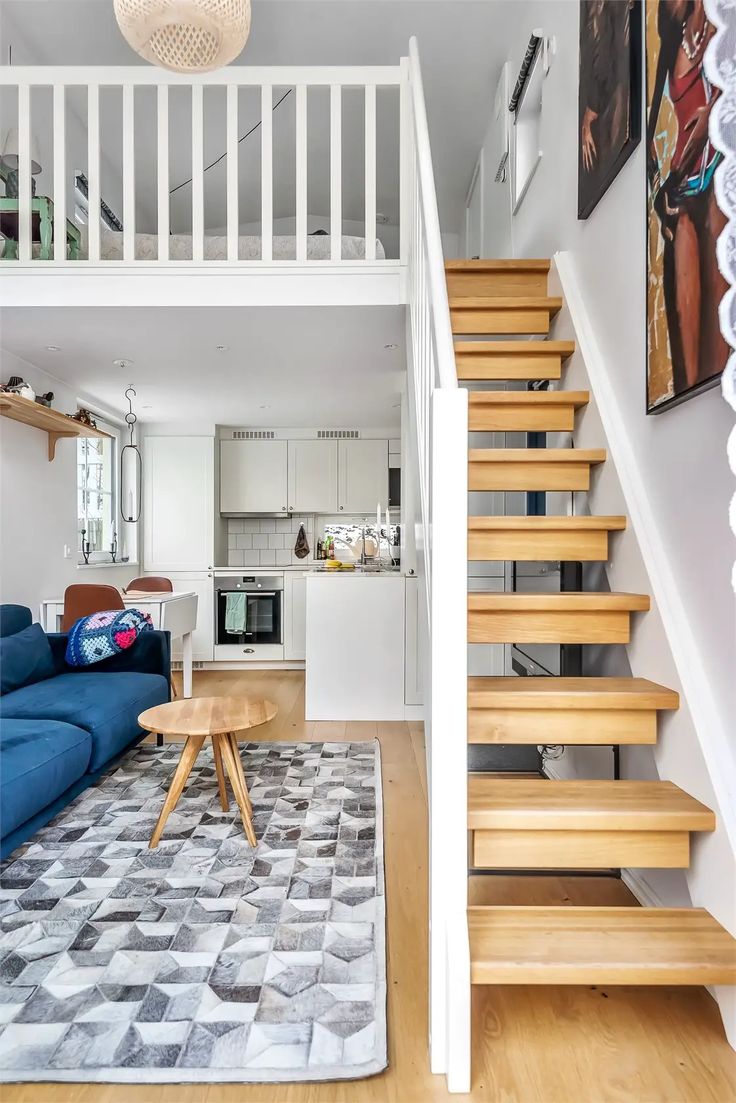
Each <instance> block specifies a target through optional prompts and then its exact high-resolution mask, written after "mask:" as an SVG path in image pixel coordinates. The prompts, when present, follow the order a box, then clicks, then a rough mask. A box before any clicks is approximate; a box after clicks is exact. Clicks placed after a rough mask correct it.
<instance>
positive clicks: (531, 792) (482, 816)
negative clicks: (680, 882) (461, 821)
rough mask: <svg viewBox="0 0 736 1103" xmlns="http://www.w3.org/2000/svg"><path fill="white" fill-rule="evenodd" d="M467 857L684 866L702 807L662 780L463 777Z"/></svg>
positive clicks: (491, 861) (499, 863) (702, 821)
mask: <svg viewBox="0 0 736 1103" xmlns="http://www.w3.org/2000/svg"><path fill="white" fill-rule="evenodd" d="M468 828H469V830H470V831H471V832H472V861H473V865H474V866H475V867H476V868H479V869H482V868H486V869H490V868H492V869H562V868H565V869H598V868H605V867H608V866H610V867H619V866H636V867H647V868H659V869H675V868H679V869H683V868H686V867H687V866H688V865H689V864H690V832H691V831H713V830H715V816H714V815H713V813H712V811H711V810H710V809H709V808H706V807H705V805H703V804H701V803H700V802H699V801H697V800H695V799H694V798H693V797H691V796H689V794H687V793H685V792H683V791H682V789H678V788H677V786H676V785H673V784H672V783H671V782H669V781H628V780H627V781H588V780H582V781H558V780H549V779H545V778H524V779H522V778H498V777H492V776H489V775H484V774H472V775H471V776H470V777H469V778H468Z"/></svg>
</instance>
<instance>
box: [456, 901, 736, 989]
mask: <svg viewBox="0 0 736 1103" xmlns="http://www.w3.org/2000/svg"><path fill="white" fill-rule="evenodd" d="M468 928H469V934H470V958H471V981H472V983H473V984H734V983H736V942H735V941H734V939H733V938H732V937H731V936H730V935H729V933H728V932H727V931H726V930H724V929H723V927H721V926H720V924H718V923H717V922H716V921H715V919H714V918H713V917H712V916H711V915H709V913H708V912H706V911H704V910H703V909H702V908H578V907H569V908H568V907H557V908H536V907H473V908H469V909H468Z"/></svg>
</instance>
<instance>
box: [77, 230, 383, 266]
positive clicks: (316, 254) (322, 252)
mask: <svg viewBox="0 0 736 1103" xmlns="http://www.w3.org/2000/svg"><path fill="white" fill-rule="evenodd" d="M331 240H332V239H331V237H330V236H329V234H317V235H314V234H310V235H309V236H308V237H307V260H329V259H330V249H331V244H330V243H331ZM87 255H88V254H87V240H86V229H85V232H84V235H83V238H82V249H81V256H82V257H87ZM100 257H101V259H102V260H122V259H123V235H122V234H121V233H117V232H115V231H114V230H105V229H103V230H102V232H101V235H100ZM385 257H386V253H385V251H384V248H383V246H382V245H381V242H380V241H378V240H376V259H377V260H384V259H385ZM135 259H136V260H157V259H158V234H136V235H135ZM169 259H170V260H191V259H192V237H191V234H171V235H170V236H169ZM204 259H205V260H227V238H226V237H224V236H223V237H211V236H205V239H204ZM260 259H261V239H260V236H258V235H255V234H244V235H241V236H240V237H239V238H238V260H260ZM273 259H274V260H296V238H295V237H293V236H292V235H286V234H279V235H277V236H275V237H274V238H273ZM342 259H343V260H365V238H362V237H353V236H352V235H350V234H343V237H342Z"/></svg>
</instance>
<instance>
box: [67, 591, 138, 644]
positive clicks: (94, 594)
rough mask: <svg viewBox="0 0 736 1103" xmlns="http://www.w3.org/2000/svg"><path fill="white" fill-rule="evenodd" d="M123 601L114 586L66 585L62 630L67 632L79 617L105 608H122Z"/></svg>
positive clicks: (102, 610) (100, 611)
mask: <svg viewBox="0 0 736 1103" xmlns="http://www.w3.org/2000/svg"><path fill="white" fill-rule="evenodd" d="M124 608H125V603H124V602H123V599H122V596H121V594H120V591H119V590H116V589H115V587H114V586H103V585H98V584H87V583H76V584H75V585H74V586H67V588H66V590H65V591H64V614H63V616H62V618H61V630H62V632H68V631H69V629H70V628H71V626H72V625H73V624H74V622H75V621H76V620H79V618H80V617H88V616H91V614H92V613H102V612H104V611H105V610H107V609H124Z"/></svg>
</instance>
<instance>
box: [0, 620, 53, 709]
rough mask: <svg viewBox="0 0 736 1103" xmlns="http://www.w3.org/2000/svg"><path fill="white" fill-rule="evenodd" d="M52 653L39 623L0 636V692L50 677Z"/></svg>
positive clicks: (3, 692)
mask: <svg viewBox="0 0 736 1103" xmlns="http://www.w3.org/2000/svg"><path fill="white" fill-rule="evenodd" d="M54 673H55V668H54V656H53V655H52V653H51V648H50V647H49V641H48V640H47V639H46V633H45V632H44V630H43V628H42V627H41V625H40V624H30V625H29V626H28V628H24V629H23V630H22V631H21V632H16V633H15V635H13V636H4V637H3V638H2V639H0V694H5V693H12V691H13V690H15V689H20V687H21V686H27V685H32V684H33V683H34V682H40V681H42V680H43V679H44V678H53V676H54Z"/></svg>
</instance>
